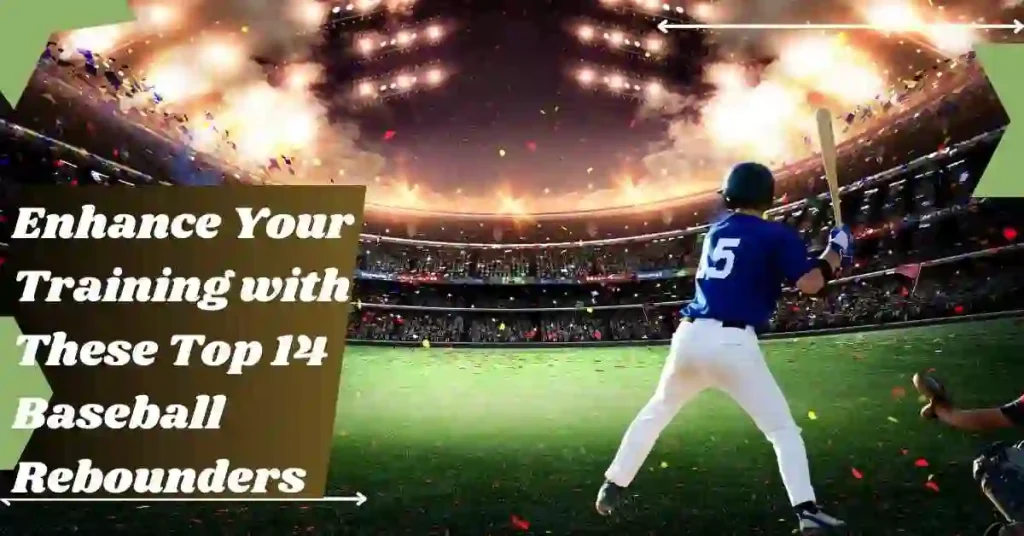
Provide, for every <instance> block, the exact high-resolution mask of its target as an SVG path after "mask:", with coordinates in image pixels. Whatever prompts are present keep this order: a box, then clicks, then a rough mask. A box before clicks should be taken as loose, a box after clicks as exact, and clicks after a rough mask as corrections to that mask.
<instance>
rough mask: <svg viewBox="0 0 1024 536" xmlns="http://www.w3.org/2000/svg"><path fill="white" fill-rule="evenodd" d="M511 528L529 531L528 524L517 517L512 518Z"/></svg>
mask: <svg viewBox="0 0 1024 536" xmlns="http://www.w3.org/2000/svg"><path fill="white" fill-rule="evenodd" d="M512 526H513V527H515V528H516V529H518V530H530V522H529V521H527V520H525V519H523V518H521V517H519V516H517V515H513V516H512Z"/></svg>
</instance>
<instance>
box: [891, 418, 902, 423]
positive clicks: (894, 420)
mask: <svg viewBox="0 0 1024 536" xmlns="http://www.w3.org/2000/svg"><path fill="white" fill-rule="evenodd" d="M888 419H889V422H894V423H899V422H900V421H897V420H896V417H889V418H888Z"/></svg>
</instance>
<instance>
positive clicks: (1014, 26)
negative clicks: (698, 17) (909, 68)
mask: <svg viewBox="0 0 1024 536" xmlns="http://www.w3.org/2000/svg"><path fill="white" fill-rule="evenodd" d="M921 27H926V28H949V29H961V30H962V29H970V30H1013V33H1015V34H1018V33H1020V32H1021V31H1024V22H1021V21H1020V20H1018V19H1014V21H1013V22H1011V23H1000V24H982V23H974V22H969V23H949V24H925V25H921V26H918V27H914V28H906V29H902V28H891V27H888V26H886V25H880V24H854V23H850V24H842V23H838V24H832V23H826V24H815V23H806V24H702V23H694V24H687V23H680V24H676V23H671V22H669V21H668V20H666V19H663V20H662V21H661V22H659V23H658V30H660V31H661V33H668V31H669V30H873V31H880V32H900V31H912V30H916V29H919V28H921Z"/></svg>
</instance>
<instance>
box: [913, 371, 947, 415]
mask: <svg viewBox="0 0 1024 536" xmlns="http://www.w3.org/2000/svg"><path fill="white" fill-rule="evenodd" d="M914 388H915V389H917V392H918V393H921V396H923V397H925V398H926V399H928V405H927V406H925V407H924V408H922V409H921V416H922V417H924V418H926V419H934V418H935V407H936V406H948V405H950V400H949V393H947V392H946V386H945V385H943V384H942V382H941V381H939V379H938V378H936V377H935V376H932V375H931V374H928V373H927V372H918V373H917V374H914Z"/></svg>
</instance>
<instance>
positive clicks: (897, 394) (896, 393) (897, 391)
mask: <svg viewBox="0 0 1024 536" xmlns="http://www.w3.org/2000/svg"><path fill="white" fill-rule="evenodd" d="M904 396H907V390H906V389H904V388H902V387H898V386H897V387H893V388H892V397H893V398H903V397H904Z"/></svg>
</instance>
